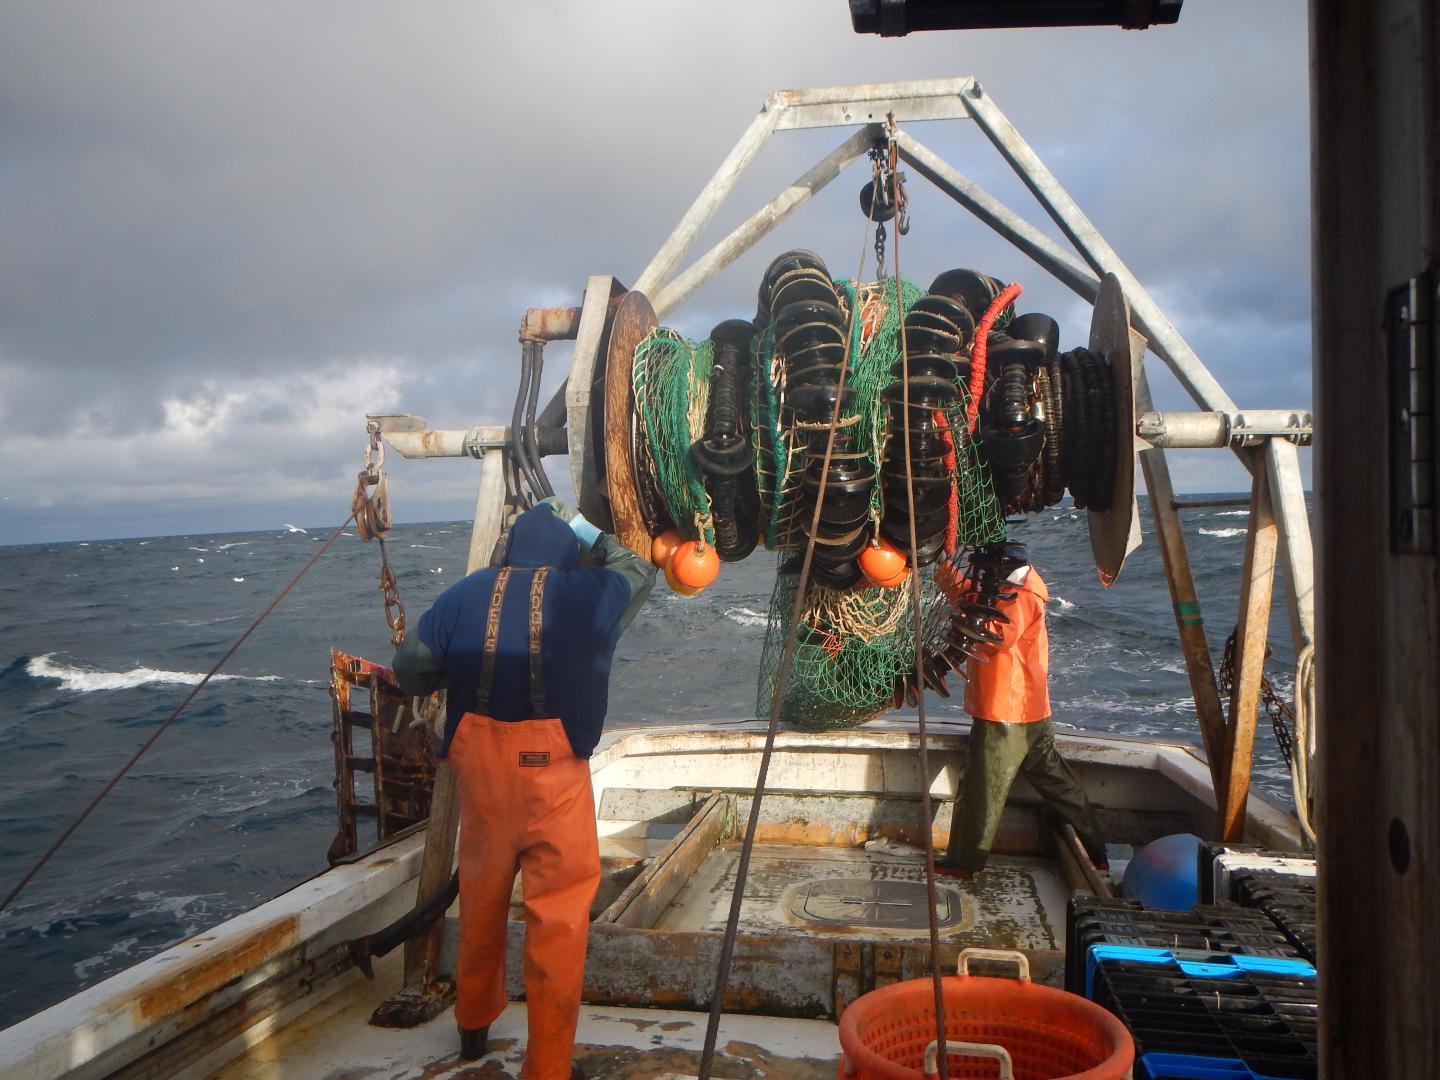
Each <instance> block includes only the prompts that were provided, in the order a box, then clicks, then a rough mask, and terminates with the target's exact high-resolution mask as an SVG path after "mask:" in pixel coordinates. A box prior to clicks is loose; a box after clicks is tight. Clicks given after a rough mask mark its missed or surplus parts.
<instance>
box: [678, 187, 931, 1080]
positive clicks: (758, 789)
mask: <svg viewBox="0 0 1440 1080" xmlns="http://www.w3.org/2000/svg"><path fill="white" fill-rule="evenodd" d="M873 216H874V206H873V204H872V206H871V217H872V218H873ZM869 230H870V222H869V221H868V220H867V222H866V226H865V233H864V235H865V236H867V237H868V235H869ZM864 269H865V248H864V246H863V244H862V246H861V249H860V267H859V270H857V271H856V274H855V280H856V281H859V280H860V276H861V273H862V272H863V271H864ZM896 283H897V284H896V287H897V289H898V287H899V284H898V283H899V275H898V274H897V275H896ZM859 317H860V305H859V304H858V303H856V304H851V305H850V319H851V326H852V328H853V327H854V324H855V321H856V320H858V319H859ZM854 340H855V336H854V334H853V333H852V334H851V335H850V338H849V342H848V343H847V345H846V348H845V351H844V353H842V354H841V358H840V375H839V379H838V389H837V391H836V394H835V404H834V408H833V409H832V411H831V413H830V428H829V430H828V431H827V432H826V437H825V456H824V458H823V459H822V463H821V467H820V482H819V486H818V488H817V489H816V493H815V509H814V511H813V512H812V515H811V519H810V530H809V535H808V536H807V537H806V542H805V554H804V555H803V556H802V557H801V561H800V576H799V579H798V581H797V584H796V588H795V601H794V603H793V605H792V606H791V610H790V622H789V626H790V631H789V633H787V634H786V642H785V649H784V651H783V652H782V653H781V654H780V668H779V671H778V672H777V673H776V677H775V693H774V696H773V698H772V699H771V702H770V721H769V724H768V725H767V726H766V729H765V748H764V750H762V751H761V754H760V769H759V771H758V772H757V774H756V777H755V795H754V797H753V798H752V799H751V800H750V815H749V818H748V819H747V820H746V822H745V838H744V840H743V841H741V844H740V859H739V862H738V863H737V864H736V866H735V888H734V891H733V892H732V893H731V895H730V911H729V914H728V915H727V916H726V918H725V938H724V941H723V942H722V944H721V946H720V963H719V967H718V969H717V970H716V972H715V991H714V993H713V994H712V995H711V998H710V1015H709V1017H708V1018H707V1020H706V1022H705V1044H704V1047H703V1048H702V1050H701V1052H700V1067H699V1069H698V1071H697V1072H698V1077H697V1080H710V1069H711V1066H712V1065H713V1064H714V1062H715V1042H716V1039H717V1038H718V1037H719V1034H720V1015H721V1013H722V1012H723V1011H724V1004H725V987H726V985H727V984H728V983H729V981H730V964H731V961H732V960H733V958H734V954H735V936H736V934H737V933H738V931H739V928H740V905H741V902H742V901H743V900H744V896H745V879H746V877H747V876H748V875H749V873H750V856H751V853H752V852H753V851H754V848H755V833H756V831H757V829H758V828H759V825H760V800H761V798H762V797H763V796H764V793H765V781H766V780H767V778H768V777H769V774H770V759H771V757H773V756H774V752H775V735H776V733H777V732H778V731H779V730H780V711H781V706H782V704H783V702H784V698H785V683H786V682H787V681H788V680H789V678H790V667H791V664H792V663H793V661H794V656H795V632H794V631H795V629H796V628H797V627H798V626H799V623H800V616H801V613H802V611H803V610H804V606H805V589H806V586H807V585H809V583H810V567H811V564H812V562H813V560H814V557H815V537H816V536H817V535H818V534H819V532H820V512H821V509H822V508H823V507H824V505H825V489H826V487H827V486H828V477H829V473H830V460H831V457H832V456H833V454H834V452H835V436H836V433H837V432H838V431H839V430H840V410H841V400H842V397H843V395H844V390H845V380H846V378H847V377H848V375H849V372H850V359H851V356H850V353H851V345H853V343H854ZM777 500H778V485H777ZM931 907H932V909H933V907H934V905H933V903H932V905H931Z"/></svg>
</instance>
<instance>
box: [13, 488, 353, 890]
mask: <svg viewBox="0 0 1440 1080" xmlns="http://www.w3.org/2000/svg"><path fill="white" fill-rule="evenodd" d="M354 519H355V511H354V510H353V509H352V510H351V511H350V516H349V517H347V518H346V519H345V520H344V521H342V522H341V523H340V524H339V526H337V527H336V529H335V531H334V532H333V533H331V534H330V538H329V539H328V540H326V541H325V542H324V543H323V544H321V545H320V549H319V550H318V551H316V552H315V554H314V555H311V556H310V561H309V562H307V563H306V564H305V565H304V566H303V567H301V568H300V572H299V573H298V574H296V575H295V576H294V577H293V578H291V579H290V581H289V583H288V584H287V585H286V586H285V587H284V588H283V589H281V590H280V591H279V592H278V593H276V594H275V597H274V599H272V600H271V601H270V603H268V604H266V605H265V610H263V611H262V612H260V614H259V615H257V616H256V617H255V621H254V622H252V623H251V624H250V625H249V626H248V627H247V628H246V630H245V632H244V633H243V634H241V635H240V636H239V637H238V638H236V639H235V643H234V644H233V645H231V646H230V648H229V649H227V650H226V651H225V655H224V656H222V657H220V659H219V660H217V661H216V662H215V666H214V667H212V668H211V669H210V670H209V671H207V672H206V673H205V677H204V678H202V679H201V680H200V681H199V682H198V683H196V684H195V686H194V687H192V688H191V690H190V692H189V693H188V694H186V695H185V700H183V701H182V702H180V704H179V705H177V706H175V711H174V712H172V713H171V714H170V715H169V716H167V717H166V718H165V722H164V723H163V724H161V725H160V726H159V727H158V728H156V729H155V730H154V731H153V732H151V733H150V737H149V738H148V739H146V740H145V741H144V742H143V743H141V744H140V747H139V749H137V750H136V751H135V752H134V753H133V754H131V755H130V759H129V760H128V761H126V762H125V764H124V765H122V766H120V770H119V771H118V772H117V773H116V774H115V775H114V776H113V777H111V778H110V781H109V783H107V784H106V785H105V786H104V787H103V788H101V789H100V791H99V793H98V794H97V795H96V796H95V797H94V798H93V799H91V800H90V802H89V804H88V805H87V806H86V807H85V809H84V810H81V811H80V814H79V816H78V817H76V819H75V820H74V821H72V822H71V823H70V824H69V825H67V826H66V827H65V831H64V832H62V833H61V834H60V835H59V837H57V838H56V840H55V842H54V843H52V844H51V845H50V846H49V847H48V848H47V849H46V850H45V853H44V854H43V855H41V856H40V858H39V859H38V860H36V862H35V865H34V866H32V867H30V869H29V870H27V871H26V872H25V876H24V877H22V878H21V879H20V880H19V882H18V883H17V884H16V885H15V887H14V888H13V889H11V890H10V892H9V893H8V894H6V896H5V899H4V900H0V913H3V912H4V911H5V909H6V908H8V907H9V906H10V902H11V901H12V900H14V899H15V897H17V896H19V895H20V891H21V890H22V889H24V888H25V886H26V885H28V884H30V881H31V879H33V878H34V877H35V875H36V874H38V873H39V872H40V871H41V869H42V868H43V867H44V866H45V864H46V863H48V862H49V861H50V857H51V856H52V855H54V854H55V852H57V851H59V850H60V846H61V845H62V844H64V843H65V841H66V840H68V839H70V836H71V834H73V833H74V832H75V830H76V829H78V828H79V827H80V826H81V825H82V824H83V823H84V822H85V819H86V818H88V817H89V816H90V814H91V813H92V812H93V811H94V809H95V808H96V807H97V806H99V805H100V801H101V800H102V799H104V798H105V796H106V795H109V794H110V791H111V789H112V788H114V786H115V785H116V784H118V783H119V782H120V781H121V780H123V779H124V778H125V774H126V773H128V772H129V771H130V770H131V768H132V767H134V765H135V763H136V762H137V761H139V760H140V758H141V756H142V755H143V754H144V753H145V751H147V750H149V749H150V747H151V746H152V745H154V743H155V740H156V739H158V738H159V737H160V736H161V735H163V734H164V733H165V730H166V729H167V728H168V727H169V726H170V725H171V724H172V723H174V721H175V719H176V718H177V717H178V716H179V715H180V714H181V713H182V712H184V711H185V709H186V708H187V707H188V706H189V704H190V702H192V701H193V700H195V695H196V694H198V693H200V691H201V690H203V689H204V688H205V684H206V683H208V682H209V681H210V680H211V679H212V678H213V677H214V676H215V674H216V673H217V672H218V671H219V670H220V669H221V668H222V667H224V666H225V663H226V662H227V661H228V660H229V659H230V658H231V657H232V656H234V655H235V652H236V650H237V649H239V648H240V646H241V645H243V644H245V639H246V638H248V637H249V636H250V635H251V634H252V633H254V632H255V628H256V627H258V626H259V625H260V624H261V623H262V622H264V621H265V619H266V618H267V617H268V616H269V614H270V613H271V612H272V611H274V610H275V608H276V606H278V605H279V603H280V601H281V600H283V599H285V595H286V594H287V593H288V592H289V591H290V590H291V589H293V588H294V587H295V586H296V584H297V583H299V581H300V579H301V578H302V577H304V576H305V575H306V574H307V573H308V572H309V570H310V568H311V567H312V566H314V565H315V563H316V561H317V560H318V559H319V558H320V556H321V555H323V554H325V552H326V550H327V549H328V548H329V547H330V545H331V544H333V543H334V542H335V541H336V540H337V539H339V537H340V534H341V533H342V532H344V531H345V526H346V525H349V524H350V522H351V521H353V520H354Z"/></svg>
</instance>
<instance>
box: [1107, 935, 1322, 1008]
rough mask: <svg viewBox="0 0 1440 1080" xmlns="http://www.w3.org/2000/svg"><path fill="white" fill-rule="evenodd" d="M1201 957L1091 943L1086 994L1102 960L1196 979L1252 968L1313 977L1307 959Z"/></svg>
mask: <svg viewBox="0 0 1440 1080" xmlns="http://www.w3.org/2000/svg"><path fill="white" fill-rule="evenodd" d="M1201 955H1203V956H1204V957H1205V959H1204V960H1198V959H1195V958H1194V954H1192V955H1190V956H1186V955H1184V954H1181V955H1178V956H1177V955H1176V953H1175V951H1174V950H1173V949H1151V948H1142V947H1139V946H1134V945H1091V946H1090V952H1089V955H1088V956H1087V957H1086V958H1085V996H1086V997H1087V998H1093V997H1094V992H1095V968H1096V966H1097V965H1098V964H1099V963H1100V962H1101V961H1102V960H1127V961H1129V962H1131V963H1138V964H1156V965H1161V966H1165V967H1170V968H1174V969H1178V970H1180V971H1182V972H1184V973H1185V974H1186V975H1189V976H1190V977H1191V978H1195V979H1234V978H1243V977H1244V975H1245V974H1247V973H1248V972H1251V971H1257V972H1259V971H1263V972H1267V973H1268V974H1271V975H1291V976H1295V977H1298V978H1309V979H1313V978H1314V977H1315V965H1313V964H1311V963H1310V962H1309V961H1308V960H1294V959H1285V958H1283V957H1278V956H1245V955H1244V954H1243V953H1206V954H1201Z"/></svg>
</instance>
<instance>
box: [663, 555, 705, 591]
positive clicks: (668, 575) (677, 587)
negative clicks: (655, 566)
mask: <svg viewBox="0 0 1440 1080" xmlns="http://www.w3.org/2000/svg"><path fill="white" fill-rule="evenodd" d="M665 584H666V585H669V586H670V591H671V592H674V593H679V594H680V595H681V596H699V595H700V594H701V593H702V592H704V591H705V589H704V588H703V587H701V588H698V589H692V588H691V587H690V586H688V585H682V584H680V582H678V581H676V580H675V574H674V573H673V572H672V570H671V564H670V563H669V562H666V563H665Z"/></svg>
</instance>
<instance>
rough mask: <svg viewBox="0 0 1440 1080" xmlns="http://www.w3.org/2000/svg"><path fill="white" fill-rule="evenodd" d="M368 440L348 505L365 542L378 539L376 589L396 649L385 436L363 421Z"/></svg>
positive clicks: (401, 632)
mask: <svg viewBox="0 0 1440 1080" xmlns="http://www.w3.org/2000/svg"><path fill="white" fill-rule="evenodd" d="M365 430H366V431H367V432H368V433H369V435H370V443H369V445H368V446H366V447H365V467H364V468H363V469H361V470H360V475H359V477H358V478H357V479H356V481H355V495H354V498H352V499H351V500H350V508H351V509H352V510H353V511H354V513H355V531H356V532H358V533H359V534H360V539H362V540H364V541H366V542H367V543H368V542H369V541H371V540H378V541H379V542H380V591H381V593H383V594H384V596H385V622H386V623H388V624H389V626H390V631H391V633H390V643H391V644H392V645H394V646H395V647H396V648H397V649H398V648H399V647H400V645H401V643H402V642H403V641H404V640H405V605H404V603H402V602H401V600H400V586H399V585H398V584H396V582H395V573H394V571H392V570H391V569H390V556H389V553H388V552H387V551H386V550H385V537H387V536H389V535H390V524H391V520H390V484H389V481H388V480H387V479H386V476H385V472H384V470H382V469H381V468H380V466H382V465H384V464H385V440H384V439H382V438H381V437H380V425H379V424H377V423H376V422H375V421H373V420H372V421H370V422H369V423H368V424H366V425H365Z"/></svg>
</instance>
